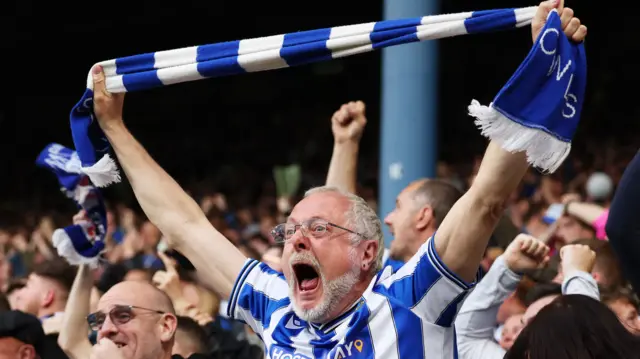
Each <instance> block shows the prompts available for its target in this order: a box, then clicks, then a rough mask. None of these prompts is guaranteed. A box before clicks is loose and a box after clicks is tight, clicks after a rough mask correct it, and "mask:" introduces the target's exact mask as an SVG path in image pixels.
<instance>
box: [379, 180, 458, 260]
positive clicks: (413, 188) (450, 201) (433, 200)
mask: <svg viewBox="0 0 640 359" xmlns="http://www.w3.org/2000/svg"><path fill="white" fill-rule="evenodd" d="M461 196H462V192H461V191H460V190H459V189H457V188H456V187H455V186H453V185H452V184H450V183H449V182H446V181H443V180H437V179H420V180H417V181H414V182H412V183H410V184H409V185H408V186H407V187H406V188H405V189H404V190H402V192H400V194H399V195H398V197H396V207H395V208H394V209H393V211H391V213H389V214H388V215H387V217H386V218H385V219H384V223H385V224H386V225H387V226H389V229H390V231H391V233H392V234H393V241H392V242H391V248H390V249H389V257H390V258H391V259H394V260H397V261H401V262H407V261H408V260H409V259H410V258H411V257H413V255H414V254H416V252H418V249H419V248H420V246H421V245H423V244H424V243H425V242H426V241H427V239H429V238H430V237H431V236H433V234H434V233H435V232H436V230H437V229H438V226H440V223H442V220H443V219H444V217H445V216H446V215H447V213H449V210H450V209H451V207H453V205H454V204H455V203H456V202H457V201H458V199H460V197H461Z"/></svg>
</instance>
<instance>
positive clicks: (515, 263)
mask: <svg viewBox="0 0 640 359" xmlns="http://www.w3.org/2000/svg"><path fill="white" fill-rule="evenodd" d="M504 258H505V262H506V264H507V267H509V269H511V270H512V271H514V272H516V273H521V272H523V271H526V270H534V269H539V268H543V267H544V266H545V265H546V264H547V262H549V247H548V246H547V245H546V244H544V242H542V241H540V240H538V239H536V238H534V237H532V236H530V235H528V234H518V236H517V237H516V238H515V239H514V240H513V241H512V242H511V244H509V247H507V250H506V251H505V253H504Z"/></svg>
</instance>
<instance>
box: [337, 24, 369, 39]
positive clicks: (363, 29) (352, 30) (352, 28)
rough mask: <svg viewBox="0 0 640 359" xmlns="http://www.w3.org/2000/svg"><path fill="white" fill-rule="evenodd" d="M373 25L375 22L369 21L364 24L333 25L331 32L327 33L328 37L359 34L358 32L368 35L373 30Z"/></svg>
mask: <svg viewBox="0 0 640 359" xmlns="http://www.w3.org/2000/svg"><path fill="white" fill-rule="evenodd" d="M375 26H376V23H375V22H369V23H366V24H357V25H347V26H338V27H333V28H331V34H330V35H329V39H337V38H341V37H347V36H353V35H360V34H365V35H367V36H368V35H369V34H370V33H371V32H372V31H373V29H374V28H375Z"/></svg>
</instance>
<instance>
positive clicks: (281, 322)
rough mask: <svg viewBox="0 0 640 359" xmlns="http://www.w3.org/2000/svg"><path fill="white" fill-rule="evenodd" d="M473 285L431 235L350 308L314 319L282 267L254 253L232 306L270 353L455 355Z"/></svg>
mask: <svg viewBox="0 0 640 359" xmlns="http://www.w3.org/2000/svg"><path fill="white" fill-rule="evenodd" d="M472 286H473V284H467V283H465V282H464V281H462V280H461V279H460V278H459V277H457V276H456V275H455V274H454V273H453V272H451V271H450V270H449V269H448V268H446V267H445V265H444V263H443V262H442V260H441V259H440V258H439V256H438V254H437V253H436V251H435V246H434V241H433V240H431V239H430V240H428V241H427V242H426V243H425V244H424V245H422V247H421V248H420V250H419V251H418V253H416V255H415V256H413V258H412V259H411V260H410V261H409V262H407V264H405V265H404V266H403V267H402V268H400V269H399V270H398V271H397V272H395V273H392V270H391V267H387V268H385V270H384V271H383V273H382V274H381V275H378V276H376V277H375V278H374V279H373V280H372V281H371V284H370V285H369V287H368V288H367V290H366V291H365V293H364V294H363V295H362V297H361V298H360V299H359V300H358V301H357V302H356V303H354V305H353V306H352V307H351V309H349V310H348V311H347V312H345V313H344V314H342V315H340V316H339V317H337V318H335V319H334V320H332V321H330V322H327V323H323V324H316V323H308V322H305V321H303V320H301V319H300V318H298V317H297V316H296V314H295V313H294V310H293V305H292V303H291V300H290V299H289V288H288V284H287V282H286V280H285V278H284V275H283V274H282V273H279V272H276V271H274V270H272V269H271V268H269V267H268V266H267V265H265V264H262V263H260V262H258V261H255V260H252V259H250V260H247V262H246V263H245V265H244V267H243V268H242V270H241V272H240V274H239V275H238V278H237V279H236V283H235V285H234V288H233V291H232V293H231V297H230V300H229V306H228V314H229V316H230V317H231V318H234V319H237V320H240V321H243V322H245V323H247V324H248V325H249V326H251V328H252V329H253V330H254V331H255V332H256V333H257V334H258V335H259V336H260V337H261V338H262V340H263V341H264V344H265V352H266V357H267V358H270V359H309V358H316V359H320V358H322V359H325V358H331V359H334V358H343V359H346V358H381V359H394V358H432V359H440V358H447V359H450V358H457V348H456V338H455V329H454V327H453V323H454V319H455V316H456V314H457V313H458V309H459V308H460V306H461V303H462V302H463V300H464V298H465V297H466V295H467V293H468V291H469V289H470V288H471V287H472Z"/></svg>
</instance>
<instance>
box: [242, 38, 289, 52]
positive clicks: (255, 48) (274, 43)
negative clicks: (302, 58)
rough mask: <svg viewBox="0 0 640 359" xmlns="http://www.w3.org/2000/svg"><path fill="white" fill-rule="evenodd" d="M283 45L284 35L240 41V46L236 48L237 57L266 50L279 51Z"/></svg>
mask: <svg viewBox="0 0 640 359" xmlns="http://www.w3.org/2000/svg"><path fill="white" fill-rule="evenodd" d="M283 43H284V35H273V36H266V37H258V38H255V39H248V40H241V41H240V45H239V46H238V55H246V54H251V53H254V52H260V51H268V50H280V48H282V44H283Z"/></svg>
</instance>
